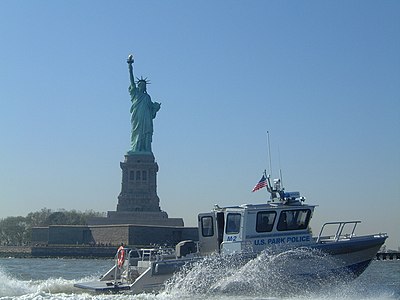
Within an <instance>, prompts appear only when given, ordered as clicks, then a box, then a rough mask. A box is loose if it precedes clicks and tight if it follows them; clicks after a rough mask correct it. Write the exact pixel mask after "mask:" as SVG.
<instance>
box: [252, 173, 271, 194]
mask: <svg viewBox="0 0 400 300" xmlns="http://www.w3.org/2000/svg"><path fill="white" fill-rule="evenodd" d="M264 187H268V182H267V178H266V177H265V175H263V176H262V177H261V179H260V181H259V182H258V183H257V184H256V186H255V187H254V188H253V190H252V192H255V191H258V190H259V189H262V188H264Z"/></svg>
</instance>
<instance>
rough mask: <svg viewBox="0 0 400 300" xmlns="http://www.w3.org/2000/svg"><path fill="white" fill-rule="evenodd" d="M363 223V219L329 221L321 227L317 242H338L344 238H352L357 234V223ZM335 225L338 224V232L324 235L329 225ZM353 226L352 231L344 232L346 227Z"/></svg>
mask: <svg viewBox="0 0 400 300" xmlns="http://www.w3.org/2000/svg"><path fill="white" fill-rule="evenodd" d="M359 223H361V221H343V222H340V221H339V222H327V223H325V224H324V225H322V227H321V231H320V232H319V235H318V237H317V241H316V242H317V243H321V242H338V241H339V240H342V239H351V238H352V237H353V236H354V235H355V234H354V232H355V230H356V227H357V224H359ZM328 226H329V227H332V226H333V227H334V226H337V228H336V232H335V234H334V235H326V236H324V235H323V233H324V231H325V229H326V228H327V227H328ZM349 226H353V228H351V233H346V234H343V230H344V228H345V227H349Z"/></svg>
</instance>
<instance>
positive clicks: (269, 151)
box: [267, 130, 272, 174]
mask: <svg viewBox="0 0 400 300" xmlns="http://www.w3.org/2000/svg"><path fill="white" fill-rule="evenodd" d="M267 142H268V157H269V174H272V163H271V143H270V140H269V131H268V130H267Z"/></svg>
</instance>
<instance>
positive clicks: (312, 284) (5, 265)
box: [0, 253, 400, 300]
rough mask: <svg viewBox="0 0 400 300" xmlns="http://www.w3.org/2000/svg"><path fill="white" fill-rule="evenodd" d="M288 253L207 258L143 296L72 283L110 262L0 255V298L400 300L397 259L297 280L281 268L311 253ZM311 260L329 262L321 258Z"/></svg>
mask: <svg viewBox="0 0 400 300" xmlns="http://www.w3.org/2000/svg"><path fill="white" fill-rule="evenodd" d="M292 254H293V253H284V254H280V255H265V256H260V257H258V258H257V259H255V260H253V261H250V262H248V263H247V264H245V265H242V264H241V263H240V262H239V261H232V260H226V259H224V258H209V259H206V260H204V261H201V262H199V263H198V264H197V265H195V266H194V267H192V268H190V269H185V270H182V272H181V273H180V274H177V275H176V276H174V277H173V278H172V279H171V280H170V281H169V282H168V283H167V285H166V288H165V290H164V291H162V292H160V293H159V294H141V295H126V294H92V293H88V292H85V291H82V290H79V289H76V288H74V287H73V284H74V283H77V282H82V281H90V280H96V279H97V278H98V277H99V276H100V275H101V274H102V273H104V272H105V271H106V270H108V269H109V268H110V267H111V266H112V264H113V261H112V260H101V259H98V260H96V259H38V258H30V259H28V258H26V259H17V258H0V299H1V300H3V299H4V300H5V299H43V300H47V299H60V300H67V299H84V300H91V299H113V300H117V299H143V300H152V299H154V300H170V299H199V300H200V299H215V300H217V299H218V300H248V299H260V300H261V299H262V300H267V299H302V300H303V299H324V300H331V299H336V300H339V299H382V300H384V299H400V261H373V262H372V263H371V265H370V266H369V267H368V269H367V270H366V271H365V272H364V273H363V274H362V275H361V276H360V277H359V278H357V279H355V280H349V278H348V277H347V276H346V274H341V275H340V276H333V275H332V276H328V277H327V278H326V277H325V278H324V279H322V278H319V279H317V280H315V279H314V280H309V279H305V280H302V281H299V279H295V280H293V279H290V278H289V277H287V276H286V274H285V273H284V272H282V270H283V269H285V267H287V266H288V265H290V266H291V267H293V266H294V267H295V268H298V269H299V270H301V267H302V263H304V262H305V261H307V260H299V259H297V260H293V257H295V258H299V256H300V258H304V257H302V256H304V255H310V254H304V253H296V255H295V256H293V255H292ZM307 258H309V257H307ZM314 262H315V263H316V264H318V265H321V264H323V263H327V261H326V259H325V258H323V257H317V258H315V259H314ZM308 267H309V266H308Z"/></svg>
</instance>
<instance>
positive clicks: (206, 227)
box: [201, 216, 214, 237]
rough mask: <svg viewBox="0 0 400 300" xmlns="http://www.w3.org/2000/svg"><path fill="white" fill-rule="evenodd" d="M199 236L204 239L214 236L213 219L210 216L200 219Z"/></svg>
mask: <svg viewBox="0 0 400 300" xmlns="http://www.w3.org/2000/svg"><path fill="white" fill-rule="evenodd" d="M201 234H202V235H203V236H205V237H207V236H213V235H214V225H213V218H212V217H211V216H207V217H202V218H201Z"/></svg>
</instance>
